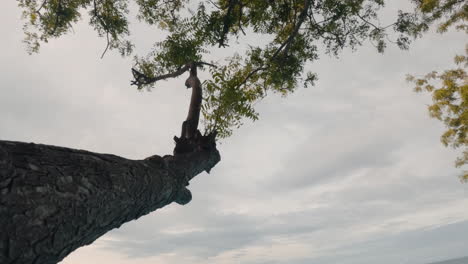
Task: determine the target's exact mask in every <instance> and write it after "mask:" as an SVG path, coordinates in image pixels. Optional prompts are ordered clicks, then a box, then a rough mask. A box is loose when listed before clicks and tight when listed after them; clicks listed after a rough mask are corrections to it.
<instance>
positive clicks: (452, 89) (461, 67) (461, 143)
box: [407, 45, 468, 180]
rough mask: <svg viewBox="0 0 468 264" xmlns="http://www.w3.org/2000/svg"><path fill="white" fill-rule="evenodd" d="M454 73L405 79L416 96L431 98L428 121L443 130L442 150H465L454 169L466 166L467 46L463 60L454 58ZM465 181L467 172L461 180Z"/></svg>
mask: <svg viewBox="0 0 468 264" xmlns="http://www.w3.org/2000/svg"><path fill="white" fill-rule="evenodd" d="M455 63H456V64H457V65H458V67H457V68H455V69H450V70H446V71H444V72H441V73H439V72H436V71H433V72H430V73H428V74H426V75H425V76H424V77H422V78H415V77H414V76H408V78H407V79H408V81H410V82H412V83H414V84H415V88H414V90H415V91H416V92H422V91H426V92H429V93H431V94H432V104H431V105H429V106H428V110H429V114H430V116H431V117H433V118H436V119H438V120H440V121H442V122H443V123H444V124H445V125H446V126H447V130H446V131H445V132H444V133H443V134H442V136H441V141H442V143H443V144H444V145H445V146H451V147H453V148H460V147H462V148H465V149H464V150H463V154H462V156H461V157H459V158H458V159H457V161H456V166H457V167H461V166H463V165H467V164H468V150H467V147H468V74H467V72H466V68H467V66H468V45H467V47H466V55H465V56H456V57H455ZM462 177H463V178H464V179H465V180H468V172H465V173H464V175H463V176H462Z"/></svg>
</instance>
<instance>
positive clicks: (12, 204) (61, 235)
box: [0, 132, 220, 264]
mask: <svg viewBox="0 0 468 264" xmlns="http://www.w3.org/2000/svg"><path fill="white" fill-rule="evenodd" d="M198 134H199V132H198ZM192 145H193V146H194V147H193V148H192V149H191V150H190V151H189V152H185V151H182V152H180V151H179V152H175V155H174V156H171V155H166V156H164V157H160V156H157V155H155V156H151V157H149V158H146V159H144V160H129V159H125V158H122V157H118V156H115V155H110V154H98V153H92V152H88V151H83V150H75V149H68V148H63V147H55V146H48V145H40V144H32V143H23V142H12V141H0V263H2V264H10V263H21V264H23V263H25V264H26V263H35V264H38V263H57V262H59V261H61V260H62V259H63V258H64V257H65V256H67V255H68V254H69V253H70V252H72V251H73V250H75V249H77V248H78V247H81V246H84V245H87V244H90V243H92V242H93V241H94V240H96V239H97V238H98V237H100V236H102V235H103V234H105V233H106V232H107V231H109V230H111V229H113V228H117V227H120V226H121V225H122V224H123V223H125V222H128V221H131V220H134V219H137V218H139V217H140V216H143V215H146V214H148V213H150V212H152V211H154V210H156V209H158V208H161V207H164V206H165V205H168V204H170V203H172V202H173V201H176V202H178V203H180V204H185V203H188V202H189V201H190V199H191V194H190V191H189V190H188V189H187V188H186V186H187V185H188V182H189V181H190V179H192V178H193V177H194V176H196V175H197V174H199V173H201V172H203V171H208V172H209V171H210V169H211V168H213V167H214V166H215V165H216V163H218V162H219V160H220V155H219V152H218V151H217V150H216V146H215V143H214V136H211V137H210V136H207V137H205V136H201V137H198V139H197V142H192Z"/></svg>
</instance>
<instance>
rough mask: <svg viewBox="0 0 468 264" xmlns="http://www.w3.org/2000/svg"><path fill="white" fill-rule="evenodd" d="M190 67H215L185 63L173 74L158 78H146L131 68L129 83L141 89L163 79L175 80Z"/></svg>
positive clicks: (201, 62) (200, 63) (204, 63)
mask: <svg viewBox="0 0 468 264" xmlns="http://www.w3.org/2000/svg"><path fill="white" fill-rule="evenodd" d="M192 65H194V66H196V67H198V66H204V65H206V66H210V67H216V65H214V64H211V63H208V62H203V61H199V62H193V63H187V64H185V65H184V66H183V67H180V68H179V69H178V70H177V71H175V72H171V73H167V74H163V75H159V76H155V77H150V76H147V75H145V74H144V73H142V72H140V71H138V70H136V69H135V68H132V74H133V78H134V80H132V81H131V85H136V86H138V88H141V87H142V86H144V85H148V84H152V83H155V82H157V81H160V80H165V79H169V78H176V77H178V76H180V75H181V74H183V73H184V72H186V71H188V70H189V69H190V67H191V66H192Z"/></svg>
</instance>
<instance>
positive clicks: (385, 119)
mask: <svg viewBox="0 0 468 264" xmlns="http://www.w3.org/2000/svg"><path fill="white" fill-rule="evenodd" d="M395 2H400V3H402V2H401V1H395ZM398 5H399V4H398V3H394V6H390V7H389V8H390V9H392V8H393V9H394V10H396V9H397V8H398V7H399V6H398ZM0 10H2V12H1V13H2V15H1V16H0V25H2V26H1V27H0V36H2V41H1V42H0V50H1V52H0V61H1V64H0V87H1V89H0V120H2V121H1V122H0V139H1V140H14V141H25V142H35V143H42V144H50V145H58V146H65V147H70V148H77V149H86V150H89V151H94V152H99V153H112V154H115V155H119V156H123V157H126V158H130V159H142V158H145V157H148V156H151V155H154V154H158V155H164V154H170V153H172V149H173V147H174V143H173V141H172V137H173V136H174V135H177V134H178V133H179V131H180V124H181V122H182V121H183V120H184V118H185V115H186V111H187V108H188V102H189V98H190V90H186V89H185V88H184V85H183V84H184V81H185V78H184V77H181V78H179V79H175V80H171V81H167V82H162V83H160V84H159V85H158V86H157V88H155V89H154V90H152V91H151V92H146V91H144V92H140V91H137V90H136V89H135V87H132V86H130V80H131V72H130V67H131V66H132V59H131V58H122V57H120V55H118V54H117V53H116V52H108V53H107V54H106V56H105V57H104V58H103V59H100V55H101V53H102V51H103V50H104V48H105V41H104V40H103V39H99V38H98V37H97V36H96V33H95V32H93V31H92V30H91V29H90V28H89V26H88V25H87V23H86V22H82V23H79V24H78V25H76V26H75V27H74V32H72V33H70V34H68V35H67V36H65V37H62V38H60V39H58V40H52V41H50V42H49V43H48V44H46V45H43V46H42V48H41V51H40V53H39V54H35V55H28V54H27V52H26V48H25V46H24V45H23V43H22V39H23V32H22V21H21V20H20V16H21V11H20V10H19V8H18V7H17V6H16V3H15V1H0ZM131 29H132V32H133V35H132V39H133V40H134V42H135V44H136V45H137V48H136V52H137V53H138V54H140V55H143V54H145V52H146V51H148V49H149V48H150V47H151V46H152V43H153V42H155V41H157V40H160V39H161V38H162V37H164V34H162V33H161V32H158V31H155V30H152V29H149V28H147V27H145V26H142V25H137V24H136V23H133V24H132V25H131ZM465 42H466V36H464V35H463V34H461V33H456V32H449V33H447V34H444V35H439V34H435V33H430V34H427V35H426V36H425V37H424V38H423V39H420V40H418V41H416V42H414V43H413V45H412V46H411V49H410V50H409V51H401V50H399V49H397V48H394V47H389V48H388V50H387V51H386V52H385V54H383V55H382V54H378V53H377V52H376V50H375V48H374V47H372V46H371V45H369V44H366V45H364V46H363V47H360V48H358V50H357V51H355V52H350V51H345V52H344V53H342V54H341V55H340V57H339V58H335V57H329V56H327V55H321V59H320V60H319V61H316V62H314V63H313V64H312V65H309V66H308V68H309V69H311V70H312V71H315V72H317V73H318V75H319V81H318V82H317V85H316V86H315V87H312V88H302V87H299V89H298V90H297V92H296V93H294V94H293V95H291V96H289V97H288V98H282V97H280V96H276V95H272V96H270V97H268V98H266V99H265V100H264V101H262V102H260V103H258V104H257V105H256V106H257V110H258V112H259V113H260V120H258V121H256V122H254V123H252V122H249V121H246V122H245V125H244V126H243V127H241V128H240V129H238V130H236V131H235V132H234V135H233V136H232V137H230V138H228V139H226V140H223V141H222V142H220V144H218V149H219V150H220V153H221V156H222V160H221V162H220V163H219V164H218V165H216V167H215V168H214V169H213V170H212V171H211V174H206V173H203V174H200V175H198V176H197V177H196V178H194V179H193V180H192V181H191V183H190V186H189V188H190V190H191V191H192V195H193V200H192V201H191V202H190V203H189V204H187V205H185V206H181V205H178V204H175V203H173V204H171V205H169V206H166V207H164V208H162V209H159V210H157V211H156V212H153V213H151V214H149V215H146V216H144V217H141V218H140V219H138V220H136V221H132V222H129V223H126V224H124V225H123V226H122V227H121V228H119V229H115V230H113V231H111V232H109V233H107V234H106V235H104V236H102V237H101V238H99V239H98V240H96V241H95V242H94V243H93V244H91V245H89V246H86V247H82V248H80V249H78V250H76V251H75V252H73V253H72V254H70V255H69V256H68V257H67V258H65V259H64V260H63V262H61V263H62V264H81V263H114V264H133V263H135V264H149V263H151V264H163V263H164V264H173V263H188V264H195V263H219V264H231V263H246V264H263V263H269V264H286V263H288V264H305V263H307V264H315V263H320V264H331V263H341V264H375V263H380V264H395V263H399V264H400V263H401V264H406V263H408V264H409V263H411V264H425V263H429V262H436V261H440V260H445V259H450V258H457V257H463V256H466V255H467V254H468V253H467V252H468V251H467V249H468V248H467V245H468V236H466V234H468V210H466V208H467V204H468V184H462V183H461V182H460V181H459V179H458V177H457V175H459V174H460V173H461V170H460V169H456V168H454V160H455V158H456V157H457V155H458V154H459V152H457V151H455V150H453V149H449V148H445V147H443V146H442V144H441V143H440V140H439V137H440V135H441V134H442V133H443V131H444V126H443V124H441V123H440V122H439V121H437V120H434V119H430V118H429V116H428V113H427V105H429V104H430V103H431V98H430V96H429V95H426V94H416V93H414V92H413V90H412V87H411V85H410V84H408V83H406V81H405V75H406V74H407V73H412V74H416V75H421V74H424V73H427V72H429V71H431V70H443V69H448V68H450V67H452V66H453V63H452V62H453V60H452V57H453V56H454V55H456V54H460V53H462V52H463V49H464V45H465ZM215 55H216V52H215V54H214V56H215ZM200 76H201V78H203V76H205V78H206V77H207V76H208V75H207V73H201V74H200Z"/></svg>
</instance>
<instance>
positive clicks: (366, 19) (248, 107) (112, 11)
mask: <svg viewBox="0 0 468 264" xmlns="http://www.w3.org/2000/svg"><path fill="white" fill-rule="evenodd" d="M413 1H414V2H415V3H416V4H417V5H418V6H419V7H420V8H419V9H420V10H421V11H422V12H419V13H417V12H414V13H405V12H400V13H399V15H398V17H397V18H396V22H395V23H393V24H391V25H385V26H382V25H380V22H379V19H378V11H379V10H380V9H381V8H382V7H383V6H384V0H346V1H343V0H200V1H189V0H135V3H136V6H137V7H138V14H137V18H138V19H139V20H140V21H143V22H146V23H148V24H149V25H153V26H156V27H158V28H160V29H162V30H165V31H166V32H167V33H168V35H167V37H166V38H165V39H164V40H162V41H161V42H157V43H156V44H155V46H154V49H153V50H152V51H151V52H150V53H149V54H148V55H147V56H143V57H141V56H140V57H135V64H136V67H135V71H134V73H136V74H137V76H139V77H141V78H143V77H144V80H147V81H145V82H133V83H135V84H137V85H138V88H139V89H143V88H146V89H150V88H152V87H154V85H155V81H156V80H160V79H161V78H158V76H159V77H160V76H167V77H175V76H178V75H180V70H181V69H182V68H183V67H184V66H185V65H187V63H192V62H203V61H204V60H205V59H206V57H207V56H208V55H209V53H210V52H209V51H210V50H213V48H227V47H229V44H230V43H232V41H233V40H234V41H235V40H237V39H239V38H241V37H242V35H245V34H247V33H246V32H248V34H249V35H256V36H258V37H261V38H262V39H265V40H270V42H269V43H267V44H265V45H263V46H254V45H253V44H254V43H249V44H251V45H250V46H248V49H247V51H246V52H245V53H244V54H235V55H234V56H230V57H227V58H225V60H224V62H223V63H216V64H217V67H216V68H210V72H211V75H212V78H210V79H208V80H206V81H205V82H204V94H205V96H204V101H203V106H202V112H203V116H204V123H205V129H206V130H207V132H210V131H212V130H217V131H218V136H220V137H227V136H229V135H231V134H232V130H233V128H235V127H238V126H240V125H241V124H242V120H243V119H244V118H248V119H252V120H256V119H257V118H258V113H257V112H256V111H255V108H254V106H255V103H256V102H258V101H259V100H261V99H262V98H264V97H265V96H266V95H267V94H268V93H279V94H281V95H283V96H286V95H288V94H290V93H292V92H294V91H295V89H296V88H297V87H299V86H302V85H304V86H308V85H313V84H314V81H315V80H316V79H317V77H316V75H315V74H314V73H311V72H308V73H303V71H304V66H305V64H306V63H310V62H312V61H315V60H316V59H317V58H318V54H319V53H323V52H325V53H328V54H332V55H338V54H339V52H340V51H341V50H343V49H345V48H351V49H354V48H356V47H357V46H359V45H361V44H362V43H363V42H365V41H371V42H372V43H373V44H374V45H375V46H376V48H377V49H378V51H379V52H383V51H384V49H385V47H386V46H387V42H388V39H389V37H388V35H389V34H390V33H391V34H396V35H397V41H396V44H397V45H398V46H399V47H400V48H403V49H406V48H408V45H409V43H410V40H411V39H412V38H414V37H417V36H419V35H420V33H421V32H422V31H423V30H425V29H427V25H428V24H429V23H431V22H432V21H434V20H437V19H438V18H439V17H440V16H441V15H442V14H445V13H447V12H448V11H447V9H450V10H452V9H451V8H452V7H453V6H456V5H459V4H460V3H462V1H455V0H446V1H437V0H424V1H423V0H413ZM435 2H437V3H435ZM18 3H19V5H20V6H21V7H22V8H23V10H24V13H23V16H24V17H25V18H26V23H25V32H26V39H25V41H26V43H27V44H28V47H29V50H30V51H31V52H37V51H38V49H39V46H40V43H41V42H47V41H48V40H49V39H50V38H55V37H59V36H61V35H63V34H65V33H67V32H68V31H69V30H70V29H71V27H72V24H73V23H75V22H77V21H78V20H79V19H80V18H81V17H82V16H81V14H82V12H83V11H87V12H88V14H89V19H90V24H91V26H93V27H94V29H95V30H96V31H97V32H98V34H99V35H100V36H103V37H106V39H107V43H108V45H107V47H106V50H107V49H118V50H119V51H120V53H121V54H122V55H127V54H129V53H130V52H131V51H132V47H133V44H132V43H130V42H129V41H128V40H126V38H127V36H128V34H129V30H128V18H127V17H128V5H129V3H130V1H129V0H18ZM450 3H454V4H450ZM444 4H445V5H444ZM447 5H448V6H447ZM457 10H458V9H457ZM429 14H430V15H429ZM439 14H440V15H439ZM457 14H458V13H457ZM458 16H460V15H456V16H455V17H458ZM450 21H452V22H448V23H456V22H457V21H459V19H458V18H454V19H452V20H450ZM199 65H204V64H203V63H200V64H199ZM169 73H177V74H169ZM148 80H149V81H148Z"/></svg>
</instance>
